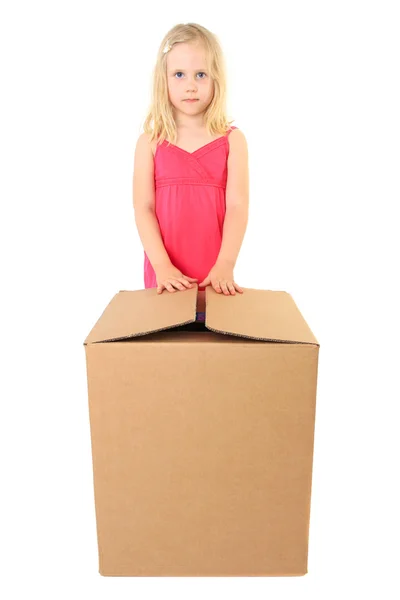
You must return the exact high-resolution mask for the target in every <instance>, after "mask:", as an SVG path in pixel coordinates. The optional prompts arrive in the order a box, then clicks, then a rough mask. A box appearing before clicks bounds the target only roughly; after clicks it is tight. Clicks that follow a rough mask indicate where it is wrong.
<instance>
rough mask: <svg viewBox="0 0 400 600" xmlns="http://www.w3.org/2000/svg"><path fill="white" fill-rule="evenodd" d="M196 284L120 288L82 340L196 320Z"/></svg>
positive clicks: (125, 335)
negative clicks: (160, 290) (174, 287)
mask: <svg viewBox="0 0 400 600" xmlns="http://www.w3.org/2000/svg"><path fill="white" fill-rule="evenodd" d="M197 289H198V286H197V284H194V285H193V288H190V289H186V290H184V291H176V292H175V293H171V292H168V291H166V290H164V291H163V293H162V294H157V288H148V289H145V290H136V291H125V290H121V291H119V292H118V293H117V294H116V295H115V296H114V297H113V298H112V300H111V301H110V302H109V304H108V305H107V306H106V308H105V310H104V311H103V313H102V315H101V316H100V318H99V319H98V320H97V322H96V324H95V325H94V326H93V328H92V330H91V332H90V333H89V335H88V336H87V338H86V340H85V342H84V344H92V343H95V342H108V341H113V340H123V339H127V338H131V337H136V336H140V335H146V334H148V333H153V332H155V331H162V330H163V329H170V328H171V327H177V326H179V325H185V324H186V323H193V322H194V321H195V320H196V301H197Z"/></svg>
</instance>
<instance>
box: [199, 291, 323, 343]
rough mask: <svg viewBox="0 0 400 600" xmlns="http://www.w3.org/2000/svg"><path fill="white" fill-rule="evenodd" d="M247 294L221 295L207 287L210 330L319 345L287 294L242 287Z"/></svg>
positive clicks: (207, 317) (257, 338)
mask: <svg viewBox="0 0 400 600" xmlns="http://www.w3.org/2000/svg"><path fill="white" fill-rule="evenodd" d="M242 289H243V290H244V292H243V294H241V293H240V292H236V294H235V295H229V296H228V295H225V294H220V293H218V292H216V291H215V290H214V288H212V287H211V286H208V287H207V288H206V295H205V302H206V311H205V312H206V321H205V325H206V327H207V329H209V330H211V331H214V332H215V333H221V334H223V335H227V334H229V335H235V336H239V337H244V338H249V339H255V340H260V341H272V342H282V343H291V344H312V345H315V346H318V347H319V343H318V341H317V339H316V337H315V336H314V334H313V332H312V331H311V329H310V327H309V326H308V324H307V322H306V321H305V319H304V317H303V315H302V314H301V312H300V310H299V308H298V307H297V305H296V303H295V302H294V300H293V298H292V296H291V295H290V294H289V293H288V292H285V291H276V290H261V289H254V288H242Z"/></svg>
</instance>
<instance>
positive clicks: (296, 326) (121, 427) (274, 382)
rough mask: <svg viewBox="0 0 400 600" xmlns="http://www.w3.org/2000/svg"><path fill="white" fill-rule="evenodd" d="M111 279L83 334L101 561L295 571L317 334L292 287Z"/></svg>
mask: <svg viewBox="0 0 400 600" xmlns="http://www.w3.org/2000/svg"><path fill="white" fill-rule="evenodd" d="M205 291H206V295H205V299H206V321H205V323H199V322H195V317H196V301H197V285H196V286H195V287H194V288H192V289H188V290H185V291H182V292H177V293H174V294H171V293H169V292H163V294H157V292H156V289H155V288H151V289H146V290H138V291H121V292H119V293H118V294H116V295H115V296H114V297H113V298H112V300H111V301H110V303H109V304H108V306H107V307H106V308H105V310H104V312H103V314H102V315H101V316H100V318H99V319H98V321H97V322H96V324H95V325H94V327H93V328H92V330H91V331H90V333H89V335H88V336H87V338H86V340H85V342H84V344H85V353H86V366H87V376H88V398H89V415H90V430H91V443H92V458H93V474H94V492H95V509H96V524H97V536H98V549H99V571H100V573H101V574H102V575H108V576H283V575H287V576H293V575H304V574H305V573H306V572H307V560H308V534H309V521H310V502H311V482H312V463H313V446H314V423H315V401H316V389H317V369H318V353H319V344H318V342H317V340H316V338H315V337H314V335H313V333H312V332H311V330H310V328H309V326H308V325H307V323H306V322H305V320H304V318H303V317H302V315H301V313H300V311H299V310H298V308H297V306H296V304H295V303H294V301H293V299H292V297H291V296H290V294H288V293H286V292H280V291H277V292H275V291H269V290H253V289H249V288H244V293H243V294H236V295H235V296H224V295H222V294H217V292H215V291H214V290H213V289H212V288H211V287H210V286H209V287H207V288H206V290H205Z"/></svg>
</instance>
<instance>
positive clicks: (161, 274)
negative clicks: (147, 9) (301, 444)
mask: <svg viewBox="0 0 400 600" xmlns="http://www.w3.org/2000/svg"><path fill="white" fill-rule="evenodd" d="M225 105H226V76H225V67H224V59H223V55H222V51H221V48H220V45H219V43H218V41H217V38H216V36H215V35H214V34H213V33H211V32H210V31H208V30H207V29H206V28H204V27H202V26H201V25H197V24H195V23H188V24H180V25H176V26H175V27H173V28H172V29H171V30H170V31H169V32H168V33H167V34H166V36H165V37H164V39H163V40H162V43H161V45H160V48H159V51H158V56H157V62H156V65H155V69H154V74H153V97H152V103H151V107H150V110H149V113H148V115H147V118H146V120H145V123H144V133H143V134H141V135H140V136H139V139H138V141H137V144H136V149H135V161H134V185H133V195H134V210H135V221H136V225H137V228H138V232H139V236H140V238H141V241H142V244H143V247H144V283H145V287H146V288H149V287H157V292H158V293H162V291H163V289H166V290H167V291H169V292H175V291H177V290H185V289H187V288H191V287H192V283H193V282H197V281H200V283H198V286H199V290H198V291H199V294H198V297H199V302H198V305H197V308H198V309H203V308H204V288H205V287H206V286H207V285H212V286H213V288H214V289H215V291H216V292H217V293H224V294H226V295H229V294H232V295H234V294H235V293H236V291H238V292H239V293H243V290H242V288H241V287H239V285H238V284H237V283H236V282H235V281H234V276H233V269H234V266H235V263H236V260H237V256H238V254H239V250H240V247H241V244H242V241H243V237H244V234H245V231H246V227H247V220H248V196H249V192H248V188H249V183H248V153H247V143H246V138H245V136H244V135H243V133H242V132H241V131H240V130H239V129H238V128H237V127H234V126H230V122H229V121H228V120H227V118H226V110H225ZM151 122H152V123H153V125H152V126H151ZM197 315H198V317H199V320H204V312H202V311H201V312H200V313H197Z"/></svg>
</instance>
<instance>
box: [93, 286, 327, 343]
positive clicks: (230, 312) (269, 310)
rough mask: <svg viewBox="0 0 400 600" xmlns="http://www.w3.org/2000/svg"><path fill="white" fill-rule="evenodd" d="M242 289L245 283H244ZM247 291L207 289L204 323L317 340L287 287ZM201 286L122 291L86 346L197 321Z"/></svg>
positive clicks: (279, 338) (271, 337) (263, 335)
mask: <svg viewBox="0 0 400 600" xmlns="http://www.w3.org/2000/svg"><path fill="white" fill-rule="evenodd" d="M242 287H243V286H242ZM243 290H244V292H243V294H241V293H239V292H236V294H235V295H229V296H227V295H225V294H223V293H221V294H219V293H217V292H216V291H215V290H214V288H212V287H211V286H207V287H206V288H205V302H206V308H205V312H206V320H205V327H206V328H207V329H209V330H210V331H214V332H216V333H221V334H224V335H226V334H229V335H236V336H240V337H244V338H251V339H256V340H265V341H276V342H292V343H304V344H315V345H317V346H319V344H318V342H317V340H316V338H315V336H314V335H313V333H312V331H311V330H310V328H309V326H308V325H307V323H306V321H305V320H304V318H303V316H302V314H301V313H300V311H299V309H298V308H297V306H296V304H295V302H294V300H293V298H292V296H291V295H290V294H288V293H287V292H283V291H272V290H257V289H252V288H244V287H243ZM197 294H198V286H197V284H196V283H194V284H193V287H192V288H191V289H186V290H184V291H176V292H175V293H170V292H168V291H167V290H164V291H163V293H162V294H157V288H148V289H145V290H136V291H125V290H122V291H120V292H118V293H117V294H116V295H115V296H114V297H113V298H112V300H111V301H110V303H109V304H108V306H106V308H105V310H104V311H103V313H102V315H101V316H100V318H99V319H98V321H97V322H96V324H95V325H94V327H93V328H92V330H91V332H90V333H89V335H88V336H87V338H86V340H85V342H84V344H91V343H96V342H108V341H115V340H123V339H128V338H132V337H136V336H142V335H147V334H149V333H154V332H156V331H163V330H166V329H171V328H173V327H177V326H180V325H186V324H188V323H193V322H195V320H196V306H197Z"/></svg>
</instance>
